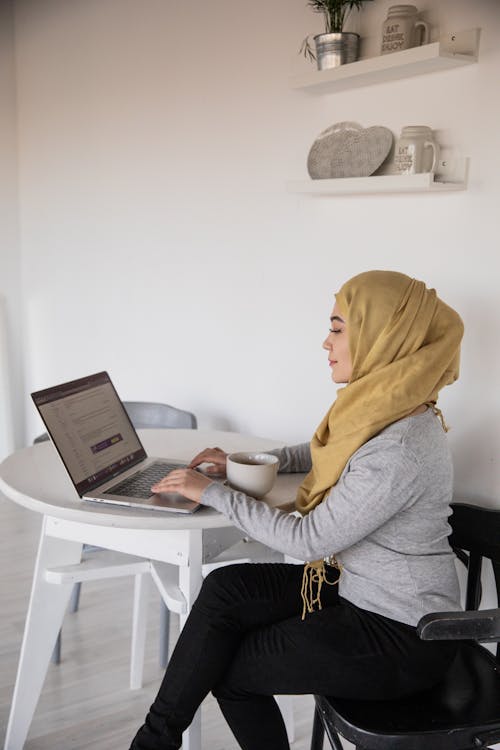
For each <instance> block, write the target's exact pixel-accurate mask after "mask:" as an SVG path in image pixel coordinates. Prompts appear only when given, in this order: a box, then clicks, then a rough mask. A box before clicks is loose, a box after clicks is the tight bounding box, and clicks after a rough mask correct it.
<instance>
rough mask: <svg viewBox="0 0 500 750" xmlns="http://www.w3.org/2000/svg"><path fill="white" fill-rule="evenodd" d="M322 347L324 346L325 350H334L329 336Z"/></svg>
mask: <svg viewBox="0 0 500 750" xmlns="http://www.w3.org/2000/svg"><path fill="white" fill-rule="evenodd" d="M322 346H323V349H331V348H332V342H331V341H330V336H329V335H328V336H327V337H326V339H325V340H324V341H323V344H322Z"/></svg>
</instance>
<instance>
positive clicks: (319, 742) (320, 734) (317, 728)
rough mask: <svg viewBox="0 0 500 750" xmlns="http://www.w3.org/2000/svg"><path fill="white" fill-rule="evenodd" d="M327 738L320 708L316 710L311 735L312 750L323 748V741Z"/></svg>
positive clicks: (321, 749)
mask: <svg viewBox="0 0 500 750" xmlns="http://www.w3.org/2000/svg"><path fill="white" fill-rule="evenodd" d="M324 738H325V728H324V726H323V722H322V721H321V719H320V715H319V710H318V708H315V710H314V721H313V728H312V735H311V750H323V741H324Z"/></svg>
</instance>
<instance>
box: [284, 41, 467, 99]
mask: <svg viewBox="0 0 500 750" xmlns="http://www.w3.org/2000/svg"><path fill="white" fill-rule="evenodd" d="M480 31H481V30H480V29H469V30H467V31H459V32H450V33H446V34H443V35H442V36H441V37H440V39H439V42H433V43H432V44H424V45H422V46H421V47H412V48H411V49H406V50H402V51H401V52H392V53H390V54H387V55H379V56H378V57H370V58H367V59H365V60H358V61H357V62H353V63H349V64H347V65H341V66H340V67H337V68H329V69H328V70H318V71H314V72H313V73H304V74H302V75H299V76H294V77H293V78H292V79H291V83H292V88H296V89H304V90H307V91H310V92H311V93H315V94H316V93H318V94H324V93H328V92H334V91H343V90H346V89H354V88H359V87H361V86H372V85H373V84H375V83H385V82H386V81H395V80H398V79H400V78H410V77H411V76H417V75H421V74H423V73H433V72H436V71H440V70H449V69H451V68H456V67H460V66H463V65H471V64H472V63H475V62H477V60H478V54H479V36H480Z"/></svg>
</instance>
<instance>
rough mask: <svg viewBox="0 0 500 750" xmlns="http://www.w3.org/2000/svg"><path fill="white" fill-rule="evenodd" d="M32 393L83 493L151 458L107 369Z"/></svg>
mask: <svg viewBox="0 0 500 750" xmlns="http://www.w3.org/2000/svg"><path fill="white" fill-rule="evenodd" d="M31 396H32V398H33V401H34V402H35V405H36V407H37V409H38V411H39V413H40V416H41V417H42V419H43V421H44V423H45V426H46V428H47V431H48V432H49V434H50V436H51V438H52V442H53V443H54V445H55V447H56V448H57V450H58V452H59V455H60V456H61V458H62V460H63V462H64V465H65V466H66V469H67V471H68V473H69V475H70V477H71V479H72V481H73V484H74V485H75V487H76V490H77V492H78V494H79V495H80V496H82V495H84V494H85V493H86V492H89V491H90V490H93V489H94V488H95V487H98V486H99V485H101V484H103V483H104V482H106V481H108V480H109V479H112V478H113V477H115V476H118V475H119V474H121V473H122V472H124V471H126V470H127V469H129V468H130V467H131V466H134V464H137V463H139V461H142V459H144V458H146V451H145V450H144V448H143V446H142V444H141V442H140V440H139V438H138V436H137V433H136V431H135V429H134V427H133V426H132V423H131V421H130V419H129V417H128V414H127V412H126V411H125V408H124V406H123V404H122V402H121V401H120V399H119V397H118V394H117V392H116V391H115V388H114V386H113V384H112V382H111V380H110V377H109V375H108V373H107V372H99V373H96V374H95V375H89V376H88V377H86V378H80V379H79V380H72V381H71V382H69V383H63V384H62V385H57V386H54V387H53V388H46V389H45V390H43V391H37V392H36V393H32V394H31Z"/></svg>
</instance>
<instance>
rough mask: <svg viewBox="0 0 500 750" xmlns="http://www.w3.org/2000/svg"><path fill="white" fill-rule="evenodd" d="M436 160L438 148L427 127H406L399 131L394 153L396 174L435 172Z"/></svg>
mask: <svg viewBox="0 0 500 750" xmlns="http://www.w3.org/2000/svg"><path fill="white" fill-rule="evenodd" d="M438 159H439V146H438V145H437V143H436V141H435V139H434V135H433V133H432V130H431V128H429V127H427V125H407V126H406V127H404V128H403V129H402V130H401V135H400V137H399V140H398V141H397V143H396V150H395V152H394V165H395V170H396V173H397V174H417V173H419V172H435V170H436V165H437V162H438Z"/></svg>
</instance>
